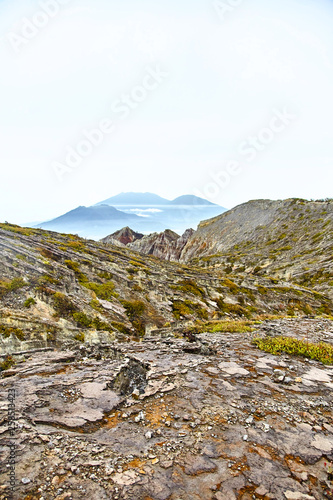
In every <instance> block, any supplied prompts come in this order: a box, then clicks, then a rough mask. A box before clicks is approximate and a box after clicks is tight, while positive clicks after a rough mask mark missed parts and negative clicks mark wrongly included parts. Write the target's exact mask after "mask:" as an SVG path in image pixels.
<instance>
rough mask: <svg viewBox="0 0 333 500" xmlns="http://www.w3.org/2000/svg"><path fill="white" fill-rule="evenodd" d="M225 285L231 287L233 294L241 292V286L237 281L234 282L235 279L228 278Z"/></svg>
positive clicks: (224, 282)
mask: <svg viewBox="0 0 333 500" xmlns="http://www.w3.org/2000/svg"><path fill="white" fill-rule="evenodd" d="M223 286H226V287H227V288H229V290H230V292H231V293H233V294H236V293H238V292H239V286H238V285H236V283H234V282H233V281H231V280H229V279H228V278H226V279H225V280H224V281H223Z"/></svg>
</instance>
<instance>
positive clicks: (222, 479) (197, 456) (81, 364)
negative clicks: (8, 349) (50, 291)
mask: <svg viewBox="0 0 333 500" xmlns="http://www.w3.org/2000/svg"><path fill="white" fill-rule="evenodd" d="M268 331H269V332H270V335H275V334H279V333H280V332H281V331H282V332H283V333H284V334H285V335H291V336H296V337H298V338H303V336H305V335H308V336H311V339H312V340H320V339H324V338H325V339H326V341H328V342H331V343H332V339H333V327H332V322H331V321H329V320H318V319H303V320H302V319H293V320H276V321H270V322H268V321H266V322H264V323H263V324H262V325H259V326H258V331H257V332H254V333H247V334H245V333H244V334H240V333H224V334H220V333H216V334H208V333H203V334H200V335H197V338H196V340H195V342H192V343H189V342H188V341H187V340H185V339H182V338H175V337H174V336H170V337H165V338H161V337H159V336H154V337H146V338H144V339H143V340H142V341H141V342H134V341H130V342H123V343H122V342H111V343H108V344H100V345H87V344H84V345H82V346H80V347H73V346H72V347H71V349H70V350H68V349H65V348H64V349H63V350H61V351H59V350H53V351H48V352H33V353H30V354H26V355H25V356H24V357H23V356H22V355H20V356H16V361H17V364H16V365H14V366H13V367H12V368H11V369H10V370H7V371H6V372H3V375H2V378H1V379H0V401H1V404H0V409H1V413H0V422H1V424H0V439H1V447H0V453H1V469H0V484H1V485H3V486H2V487H1V490H0V498H1V499H2V500H4V499H6V498H7V496H8V488H7V486H8V468H7V467H6V463H7V461H8V458H9V445H10V443H12V442H15V444H16V479H17V487H16V491H15V495H16V496H15V498H16V499H20V500H21V499H30V500H34V499H39V500H42V499H43V500H51V499H57V500H65V499H67V500H70V499H73V500H77V499H81V498H87V499H88V498H89V499H91V500H100V499H115V500H118V499H119V500H120V499H124V500H125V499H127V500H134V499H135V500H149V499H150V500H180V499H182V500H192V499H198V500H199V499H200V500H202V499H207V500H223V499H225V500H232V499H243V500H248V499H276V500H285V499H322V498H332V494H331V493H330V491H331V490H332V483H331V482H330V481H329V478H328V474H327V469H326V468H325V465H324V463H325V462H329V461H332V460H333V433H332V431H333V386H332V383H333V367H330V366H324V365H322V364H321V363H319V362H317V361H311V360H306V359H303V358H299V357H290V356H287V355H283V356H273V355H270V354H265V353H263V352H262V351H259V350H258V349H256V348H255V347H254V346H253V345H252V344H251V339H252V337H253V335H256V336H257V335H263V336H265V335H267V332H268ZM190 346H191V347H192V346H194V347H196V349H189V347H190ZM280 372H281V373H283V374H284V375H285V376H286V377H288V378H289V379H290V381H289V382H288V383H284V382H283V381H281V379H279V377H277V373H280ZM283 380H285V379H283ZM309 382H310V384H309ZM9 390H14V391H15V408H16V424H17V428H16V429H15V431H14V436H11V435H10V431H9V428H8V415H7V408H8V399H7V395H8V391H9ZM330 495H331V496H330Z"/></svg>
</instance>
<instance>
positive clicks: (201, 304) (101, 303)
mask: <svg viewBox="0 0 333 500" xmlns="http://www.w3.org/2000/svg"><path fill="white" fill-rule="evenodd" d="M0 254H1V260H0V276H1V279H0V351H1V350H3V351H5V352H11V351H13V350H25V349H28V348H31V347H49V346H54V345H61V344H63V343H65V342H67V341H69V340H70V341H72V342H75V341H78V342H79V341H80V339H82V338H85V339H86V340H89V341H91V342H101V341H103V342H108V341H110V340H111V339H112V338H118V337H119V338H120V337H121V336H123V335H126V336H129V335H144V333H145V332H150V331H151V330H154V329H155V330H156V329H159V328H162V327H163V326H166V327H167V328H169V329H170V330H169V333H171V332H172V331H174V330H175V329H177V328H179V327H182V328H183V327H186V325H188V324H193V321H197V320H201V321H203V320H218V319H223V318H228V319H233V318H235V319H236V318H238V319H240V318H243V319H249V318H253V319H256V318H258V317H262V315H263V314H279V315H285V314H290V313H292V314H300V315H304V314H309V313H316V314H322V313H329V312H331V311H332V309H333V304H332V301H331V300H330V299H329V298H327V297H326V296H324V295H322V294H320V293H313V292H312V291H311V290H308V289H305V288H303V287H299V286H294V285H292V284H287V283H285V282H284V281H282V280H281V281H279V282H278V283H275V282H272V280H271V279H269V278H265V277H254V276H247V277H244V276H237V275H235V276H234V277H231V276H230V275H229V276H228V277H227V276H226V274H225V273H224V272H221V271H220V270H219V269H213V270H206V269H200V268H196V267H194V266H191V267H187V266H184V265H180V264H179V263H171V262H166V261H162V260H160V259H158V258H156V257H154V256H146V255H142V254H139V253H137V252H135V251H133V250H132V249H129V248H122V247H121V248H119V247H115V246H111V245H106V244H105V243H97V242H94V241H86V240H83V239H81V238H79V237H77V236H74V235H69V236H67V235H63V234H58V233H52V232H48V231H43V230H39V229H32V228H20V227H18V226H13V225H11V224H0ZM231 278H232V279H231ZM263 290H264V291H265V293H263Z"/></svg>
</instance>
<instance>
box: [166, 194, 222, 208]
mask: <svg viewBox="0 0 333 500" xmlns="http://www.w3.org/2000/svg"><path fill="white" fill-rule="evenodd" d="M170 203H171V204H172V205H187V206H198V205H205V206H216V207H217V206H218V205H216V204H215V203H212V202H211V201H208V200H205V199H204V198H199V196H195V195H193V194H185V195H183V196H178V198H175V199H174V200H172V201H171V202H170Z"/></svg>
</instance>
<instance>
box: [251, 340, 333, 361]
mask: <svg viewBox="0 0 333 500" xmlns="http://www.w3.org/2000/svg"><path fill="white" fill-rule="evenodd" d="M252 344H254V345H256V346H257V347H259V349H261V350H262V351H265V352H269V353H271V354H276V355H279V354H282V353H286V354H290V355H293V356H303V357H304V358H310V359H315V360H317V361H321V362H322V363H323V364H324V365H333V346H331V345H330V344H326V343H324V342H320V343H318V344H312V343H311V342H307V341H305V340H299V339H296V338H293V337H282V336H279V337H273V338H255V339H253V341H252Z"/></svg>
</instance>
